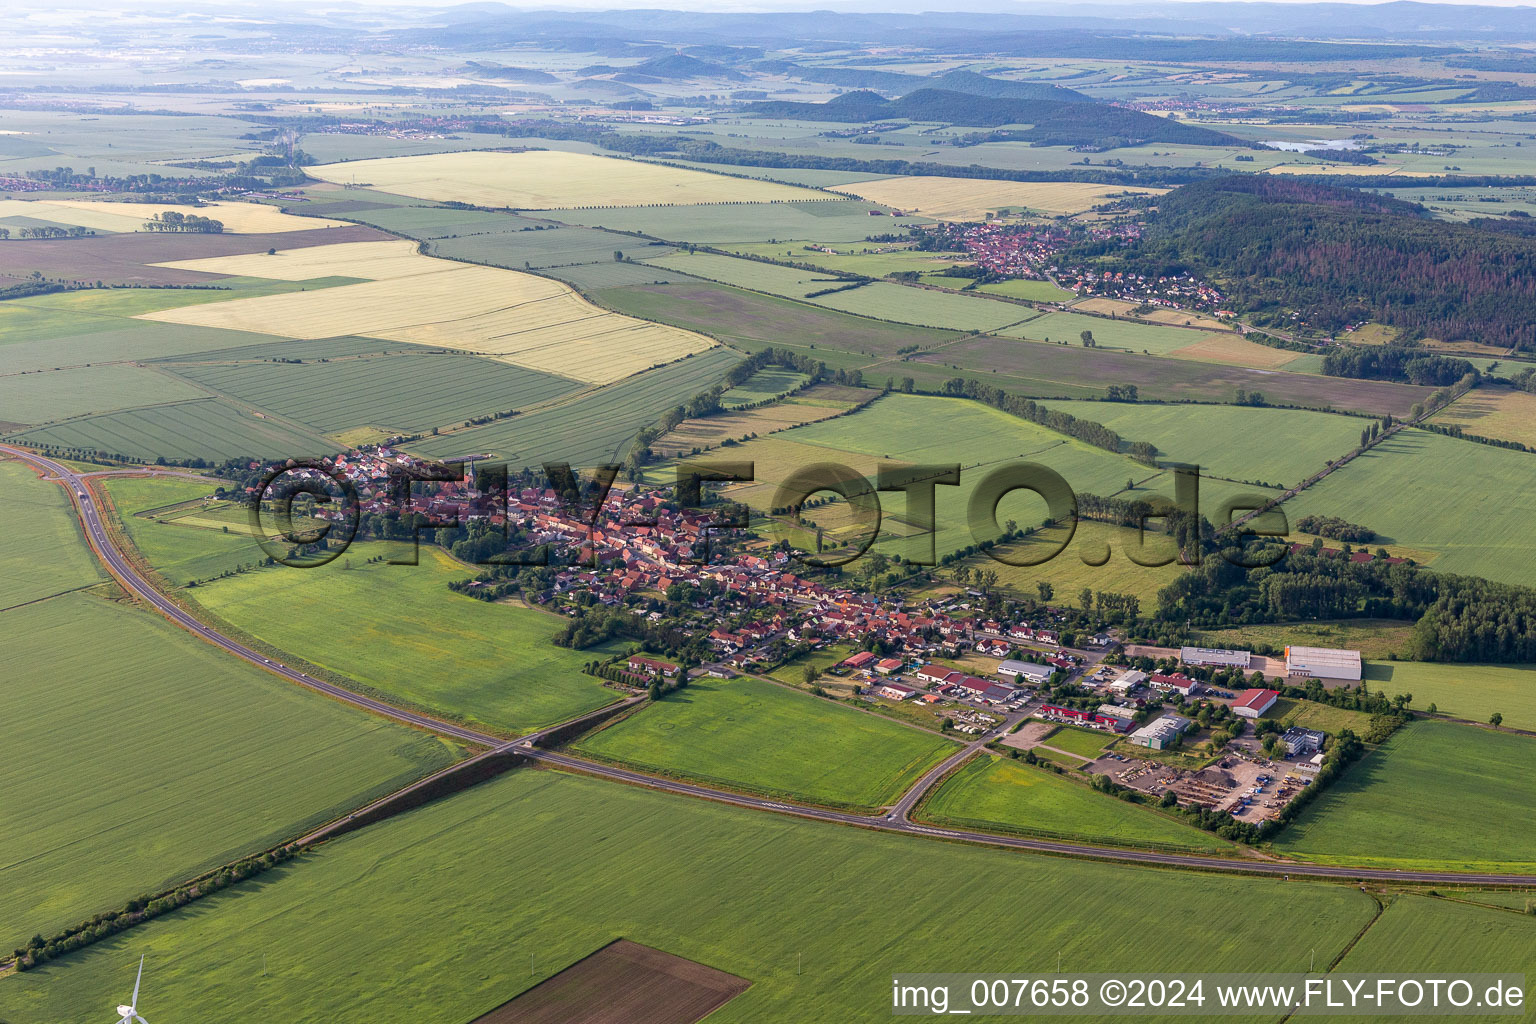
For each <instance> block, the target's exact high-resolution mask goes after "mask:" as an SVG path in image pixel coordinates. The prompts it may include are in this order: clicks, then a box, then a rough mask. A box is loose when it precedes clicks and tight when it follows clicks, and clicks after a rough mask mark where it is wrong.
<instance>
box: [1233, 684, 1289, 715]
mask: <svg viewBox="0 0 1536 1024" xmlns="http://www.w3.org/2000/svg"><path fill="white" fill-rule="evenodd" d="M1279 699H1280V691H1279V690H1244V691H1243V692H1242V693H1240V694H1238V695H1237V700H1235V701H1233V702H1232V713H1233V714H1234V715H1237V716H1239V717H1240V718H1258V717H1259V716H1260V715H1262V714H1264V712H1266V711H1268V710H1269V709H1270V708H1272V707H1274V706H1275V701H1277V700H1279Z"/></svg>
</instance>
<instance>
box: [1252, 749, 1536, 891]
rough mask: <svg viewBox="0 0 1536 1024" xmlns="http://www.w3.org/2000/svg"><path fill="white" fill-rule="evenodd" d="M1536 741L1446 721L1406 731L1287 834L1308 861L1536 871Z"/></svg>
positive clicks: (1286, 844) (1290, 845)
mask: <svg viewBox="0 0 1536 1024" xmlns="http://www.w3.org/2000/svg"><path fill="white" fill-rule="evenodd" d="M1533 812H1536V739H1533V738H1531V737H1529V736H1520V735H1515V734H1512V733H1496V732H1492V731H1490V730H1487V729H1479V728H1476V727H1474V726H1468V725H1456V724H1454V723H1449V722H1435V721H1420V722H1414V723H1412V724H1410V725H1408V726H1405V727H1404V728H1403V729H1401V730H1399V731H1398V733H1397V734H1396V735H1394V736H1393V737H1392V739H1390V740H1388V741H1387V742H1386V743H1385V744H1383V745H1382V747H1381V748H1380V749H1378V750H1376V751H1374V752H1373V753H1371V754H1369V755H1367V756H1366V757H1365V759H1364V760H1362V761H1360V762H1358V763H1357V764H1355V765H1353V766H1352V767H1351V768H1350V769H1349V771H1348V772H1347V773H1346V774H1345V775H1344V777H1343V778H1341V779H1340V780H1339V781H1337V782H1335V783H1334V784H1333V786H1332V787H1331V788H1330V789H1329V790H1328V791H1327V792H1326V793H1324V794H1323V795H1322V797H1320V798H1319V799H1318V800H1316V801H1315V802H1313V803H1312V804H1311V805H1310V806H1308V807H1307V809H1306V810H1305V811H1303V812H1302V814H1301V816H1300V817H1299V818H1297V819H1296V823H1295V824H1293V825H1292V826H1291V827H1290V828H1289V829H1287V830H1286V831H1284V832H1282V833H1281V834H1280V837H1279V838H1278V839H1277V840H1276V842H1275V849H1276V850H1277V851H1279V852H1281V853H1286V854H1292V855H1294V856H1297V857H1301V858H1304V859H1308V860H1319V861H1325V862H1335V863H1341V862H1345V861H1347V862H1349V863H1352V864H1386V865H1390V866H1392V867H1403V868H1444V869H1446V870H1452V871H1489V870H1494V869H1495V868H1500V869H1503V868H1507V867H1508V866H1509V865H1520V866H1521V869H1522V870H1525V869H1529V868H1530V867H1532V866H1536V832H1533V831H1532V830H1531V829H1530V827H1529V826H1530V818H1531V814H1532V813H1533Z"/></svg>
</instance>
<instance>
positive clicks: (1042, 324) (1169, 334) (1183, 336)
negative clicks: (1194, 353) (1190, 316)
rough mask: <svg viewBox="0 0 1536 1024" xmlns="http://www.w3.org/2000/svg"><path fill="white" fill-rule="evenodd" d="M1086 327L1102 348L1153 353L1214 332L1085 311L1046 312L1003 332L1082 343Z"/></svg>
mask: <svg viewBox="0 0 1536 1024" xmlns="http://www.w3.org/2000/svg"><path fill="white" fill-rule="evenodd" d="M1084 331H1092V332H1093V340H1094V341H1095V342H1097V343H1098V345H1099V347H1101V348H1123V349H1127V350H1129V351H1131V352H1146V353H1150V354H1152V355H1166V354H1168V353H1169V352H1172V351H1173V350H1174V349H1179V348H1183V347H1184V346H1186V345H1193V344H1194V343H1195V342H1197V341H1199V340H1200V339H1201V338H1204V337H1206V336H1208V335H1209V334H1211V332H1210V331H1202V330H1193V329H1191V328H1188V327H1162V326H1159V325H1156V324H1145V323H1139V322H1137V321H1135V320H1119V319H1115V320H1111V319H1110V318H1109V317H1103V316H1088V315H1087V314H1086V313H1047V314H1046V315H1045V316H1042V317H1036V318H1035V319H1033V320H1028V321H1025V322H1024V323H1022V324H1019V325H1018V326H1016V327H1009V328H1008V329H1006V330H1004V331H1003V332H1002V333H1003V334H1005V335H1007V336H1008V337H1011V338H1028V339H1029V340H1031V341H1052V342H1057V341H1065V342H1067V343H1068V344H1071V345H1081V344H1082V333H1083V332H1084Z"/></svg>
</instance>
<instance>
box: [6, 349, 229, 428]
mask: <svg viewBox="0 0 1536 1024" xmlns="http://www.w3.org/2000/svg"><path fill="white" fill-rule="evenodd" d="M4 352H5V349H4V348H0V356H3V354H4ZM206 394H207V392H205V391H203V390H202V389H200V388H196V387H193V386H192V385H191V384H188V383H187V382H186V381H182V380H177V379H176V378H175V377H172V376H171V375H169V374H166V373H159V372H157V371H155V370H151V369H149V368H147V367H143V366H128V365H121V364H120V365H115V366H81V367H75V368H73V369H68V370H50V371H48V372H46V373H28V374H5V375H0V419H3V420H4V421H5V422H6V423H15V424H21V423H45V422H47V421H49V420H60V419H64V418H65V417H67V416H80V415H83V414H85V413H91V412H110V411H111V410H113V409H124V408H128V407H129V406H135V405H152V404H155V403H157V402H180V401H185V400H187V399H191V398H203V397H205V396H206Z"/></svg>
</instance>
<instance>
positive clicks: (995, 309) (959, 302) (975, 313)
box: [812, 281, 1034, 331]
mask: <svg viewBox="0 0 1536 1024" xmlns="http://www.w3.org/2000/svg"><path fill="white" fill-rule="evenodd" d="M812 301H813V302H816V303H819V304H820V305H823V306H830V307H831V308H832V309H840V310H842V311H844V312H845V313H854V314H857V315H859V316H868V317H874V318H875V319H877V320H894V321H896V322H897V323H903V324H916V325H917V326H919V327H942V328H948V329H950V330H956V331H994V330H997V329H998V328H999V327H1002V326H1004V325H1006V324H1011V323H1015V322H1017V321H1019V320H1023V319H1024V318H1025V317H1027V316H1032V315H1033V314H1034V311H1033V310H1031V309H1027V308H1026V307H1024V306H1020V305H1016V304H1015V303H1012V302H999V301H996V300H994V299H987V298H983V297H981V296H977V295H956V294H954V293H953V292H940V291H934V290H933V289H931V288H910V287H907V286H905V285H899V284H891V283H889V282H886V281H876V282H875V283H874V284H870V285H865V286H864V287H863V288H854V289H853V290H851V291H846V292H834V293H833V294H831V295H823V296H821V297H820V298H818V299H813V300H812Z"/></svg>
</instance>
